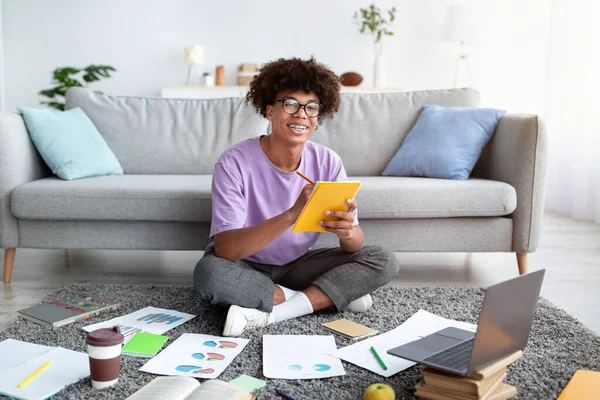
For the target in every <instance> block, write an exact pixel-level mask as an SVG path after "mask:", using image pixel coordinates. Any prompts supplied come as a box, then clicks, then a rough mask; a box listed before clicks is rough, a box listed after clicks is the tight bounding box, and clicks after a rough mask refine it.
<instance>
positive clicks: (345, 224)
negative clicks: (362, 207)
mask: <svg viewBox="0 0 600 400" xmlns="http://www.w3.org/2000/svg"><path fill="white" fill-rule="evenodd" d="M346 202H347V203H348V210H347V211H325V215H326V216H328V217H329V216H331V217H337V218H339V220H337V221H326V220H321V221H319V224H320V225H321V226H322V227H323V229H325V230H326V231H327V232H330V233H335V234H336V235H337V237H338V239H340V240H350V239H352V235H353V232H354V210H356V208H357V207H358V205H357V204H356V201H354V200H351V199H348V200H346Z"/></svg>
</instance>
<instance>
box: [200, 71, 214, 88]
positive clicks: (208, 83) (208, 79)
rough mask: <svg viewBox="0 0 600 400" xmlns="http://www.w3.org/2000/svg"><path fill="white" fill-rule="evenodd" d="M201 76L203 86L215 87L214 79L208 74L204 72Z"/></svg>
mask: <svg viewBox="0 0 600 400" xmlns="http://www.w3.org/2000/svg"><path fill="white" fill-rule="evenodd" d="M202 76H203V77H204V86H208V87H213V86H215V77H214V76H213V75H211V74H210V72H205V73H203V74H202Z"/></svg>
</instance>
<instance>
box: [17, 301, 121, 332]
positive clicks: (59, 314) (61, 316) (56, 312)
mask: <svg viewBox="0 0 600 400" xmlns="http://www.w3.org/2000/svg"><path fill="white" fill-rule="evenodd" d="M119 306H120V303H116V302H115V303H111V302H106V301H102V300H98V299H93V298H91V297H63V298H60V299H59V300H55V301H50V302H47V303H42V304H40V305H37V306H33V307H29V308H25V309H23V310H19V311H18V315H19V316H20V317H21V318H25V319H28V320H30V321H33V322H37V323H39V324H42V325H47V326H51V327H54V328H58V327H60V326H63V325H67V324H70V323H72V322H75V321H78V320H81V319H88V318H91V317H93V316H95V315H98V314H103V313H106V312H109V311H113V310H116V309H117V308H119Z"/></svg>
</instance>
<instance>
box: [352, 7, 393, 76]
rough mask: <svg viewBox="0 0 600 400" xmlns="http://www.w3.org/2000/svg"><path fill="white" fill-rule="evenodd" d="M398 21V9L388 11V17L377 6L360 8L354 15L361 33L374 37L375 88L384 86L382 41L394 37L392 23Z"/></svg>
mask: <svg viewBox="0 0 600 400" xmlns="http://www.w3.org/2000/svg"><path fill="white" fill-rule="evenodd" d="M395 19H396V7H392V8H390V9H389V10H387V16H386V15H385V14H384V13H382V11H381V9H380V8H379V7H377V6H376V5H375V4H371V5H370V6H369V7H368V8H360V9H359V10H358V11H356V12H355V13H354V21H355V22H356V23H357V24H358V25H359V26H360V28H359V32H360V33H366V34H369V35H371V36H372V38H373V44H374V51H375V54H374V62H373V86H374V87H381V86H383V84H384V73H383V70H382V68H383V62H382V57H383V54H382V50H383V42H382V39H383V38H384V37H385V36H392V35H393V34H394V32H393V31H392V30H391V25H392V22H394V20H395Z"/></svg>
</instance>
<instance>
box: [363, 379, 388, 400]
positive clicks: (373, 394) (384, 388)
mask: <svg viewBox="0 0 600 400" xmlns="http://www.w3.org/2000/svg"><path fill="white" fill-rule="evenodd" d="M395 399H396V393H395V392H394V389H392V387H391V386H390V385H386V384H385V383H374V384H372V385H371V386H369V387H368V388H366V389H365V393H364V394H363V400H395Z"/></svg>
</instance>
